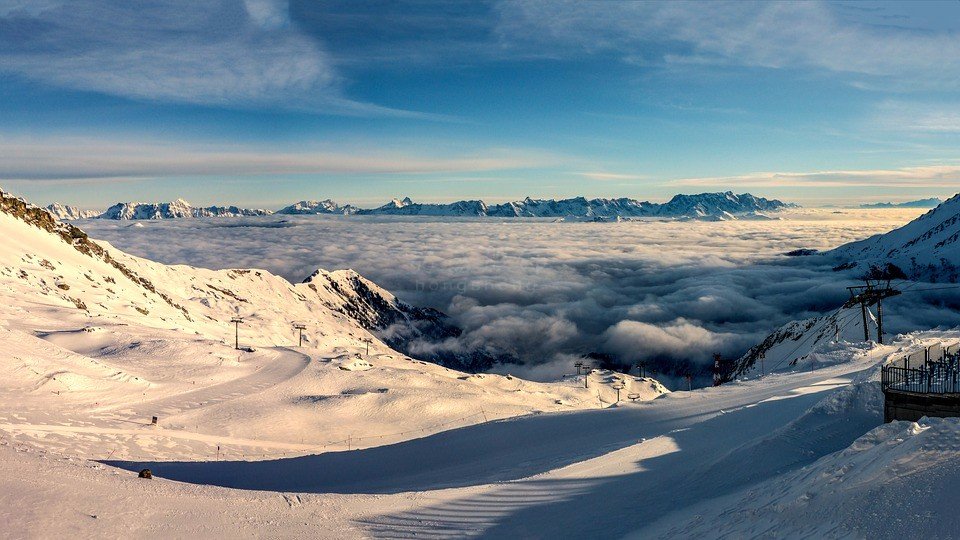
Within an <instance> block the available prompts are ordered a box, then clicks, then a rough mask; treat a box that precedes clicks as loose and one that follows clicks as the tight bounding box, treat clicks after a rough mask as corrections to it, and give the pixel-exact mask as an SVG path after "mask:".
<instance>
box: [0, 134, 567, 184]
mask: <svg viewBox="0 0 960 540" xmlns="http://www.w3.org/2000/svg"><path fill="white" fill-rule="evenodd" d="M0 156H3V159H2V160H0V179H4V180H7V181H53V180H58V181H64V180H110V179H131V178H163V177H184V176H211V177H216V176H227V175H230V176H247V177H251V176H252V177H255V176H278V175H309V174H442V173H462V172H478V171H494V170H509V169H525V168H532V167H539V166H544V165H545V164H548V163H552V164H555V163H556V162H557V159H558V158H557V157H556V156H549V155H547V154H546V153H544V152H540V151H536V150H529V151H523V150H503V149H496V148H493V149H484V150H482V151H476V152H474V153H470V154H467V153H464V154H460V155H445V156H440V155H430V154H427V153H419V152H414V151H404V150H370V149H355V148H334V147H330V146H325V147H316V148H306V149H298V150H275V149H269V148H263V147H259V146H251V147H244V146H237V145H219V144H191V145H187V144H183V143H140V142H136V143H130V142H124V141H119V140H91V139H89V138H77V139H73V138H59V139H49V138H43V139H31V138H22V137H20V138H4V137H0Z"/></svg>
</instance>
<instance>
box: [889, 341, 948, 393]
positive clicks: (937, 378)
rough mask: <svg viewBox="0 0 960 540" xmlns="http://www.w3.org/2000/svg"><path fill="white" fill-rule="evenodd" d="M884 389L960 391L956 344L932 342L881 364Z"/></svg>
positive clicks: (918, 391) (920, 391)
mask: <svg viewBox="0 0 960 540" xmlns="http://www.w3.org/2000/svg"><path fill="white" fill-rule="evenodd" d="M880 384H881V387H882V388H883V390H884V391H886V390H894V391H897V392H909V393H913V394H960V343H954V344H951V345H948V346H945V345H943V344H937V345H933V346H931V347H928V348H926V349H924V350H921V351H917V352H914V353H912V354H908V355H906V356H904V357H903V358H899V359H897V360H893V361H891V362H890V363H888V364H887V365H885V366H883V368H882V370H881V374H880Z"/></svg>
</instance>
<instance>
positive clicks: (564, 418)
mask: <svg viewBox="0 0 960 540" xmlns="http://www.w3.org/2000/svg"><path fill="white" fill-rule="evenodd" d="M911 340H920V341H923V340H924V336H922V335H916V336H912V337H911ZM903 345H907V346H909V343H907V344H898V346H903ZM877 353H879V354H877ZM885 357H886V354H884V353H883V352H882V351H876V352H870V351H865V353H864V354H859V355H857V357H856V358H855V359H854V358H851V359H850V360H851V361H849V362H841V363H838V364H836V365H834V366H829V367H823V368H821V369H817V370H814V371H809V372H802V373H789V374H786V373H785V374H777V375H773V376H768V377H766V378H764V379H761V380H752V381H749V382H746V383H741V384H733V385H729V386H723V387H720V388H711V389H703V390H699V391H696V392H681V393H675V394H671V395H670V396H668V397H665V398H663V399H659V400H656V401H653V402H649V403H643V404H636V405H634V404H626V405H624V406H621V407H617V408H611V409H606V410H596V411H584V412H578V413H573V414H570V413H567V414H541V415H531V416H525V417H520V418H516V419H512V420H504V421H499V422H489V423H483V424H479V425H475V426H470V427H466V428H462V429H455V430H451V431H446V432H442V433H438V434H435V435H432V436H429V437H425V438H421V439H415V440H411V441H408V442H404V443H400V444H392V445H388V446H382V447H378V448H372V449H366V450H359V451H358V450H353V451H341V452H327V453H324V454H320V455H315V456H305V457H302V458H293V459H273V460H266V461H259V460H258V461H249V456H248V458H247V460H240V459H239V456H238V457H236V458H234V457H233V456H230V457H228V459H226V460H223V459H222V458H221V460H215V459H214V458H213V457H212V456H211V457H210V459H208V460H206V461H201V462H197V461H192V462H169V461H162V462H157V461H149V460H143V459H141V460H138V461H134V462H123V463H117V465H120V466H122V467H123V469H125V470H120V471H118V470H117V469H113V468H112V467H104V466H103V465H101V464H91V463H89V462H85V461H82V460H66V459H62V458H60V457H58V455H56V454H47V453H43V452H38V451H36V450H34V449H31V448H29V447H27V446H25V445H23V444H20V443H18V442H16V440H13V441H11V440H10V439H9V438H8V439H7V440H6V441H5V442H2V443H0V494H11V495H7V496H4V495H0V497H2V501H0V502H2V507H3V508H5V509H7V512H8V514H7V515H9V516H10V519H8V520H7V527H8V530H12V531H14V534H18V535H22V536H53V535H56V534H57V533H61V532H62V531H65V530H71V531H74V533H73V534H77V533H79V534H80V535H82V536H100V537H103V536H137V537H161V536H165V537H169V536H171V535H173V536H196V535H197V534H199V533H200V532H201V531H202V532H203V533H204V534H207V535H212V536H218V537H221V536H223V537H234V536H243V535H250V534H256V533H257V532H259V533H260V534H263V532H264V531H265V530H266V529H265V528H266V527H269V531H270V534H272V535H276V536H282V537H292V536H298V535H299V536H302V535H304V534H307V535H309V536H313V537H324V538H343V537H349V538H353V537H390V538H407V537H413V536H416V537H427V538H435V537H442V538H462V537H475V536H484V537H495V538H521V537H522V538H530V537H535V538H585V537H596V536H604V537H608V536H609V537H614V538H620V537H624V536H627V535H635V536H636V537H638V538H661V537H667V538H676V537H684V538H686V537H707V538H713V537H727V538H749V537H799V536H807V537H810V536H813V537H823V536H828V537H829V536H838V537H855V538H860V537H870V538H902V537H904V536H905V535H909V534H910V531H911V530H917V531H921V532H923V533H924V534H928V535H932V536H939V537H952V536H954V533H955V532H956V531H957V530H958V529H957V526H958V524H957V523H956V518H955V512H954V508H955V500H954V499H955V497H953V495H952V491H951V490H950V488H949V486H950V484H949V482H952V481H954V480H955V478H954V476H955V475H953V473H952V466H951V464H952V463H955V460H956V458H957V456H958V451H957V449H956V445H955V439H956V437H957V433H958V432H960V431H958V430H957V428H956V427H955V425H954V424H951V422H952V421H944V422H939V424H940V425H941V426H943V427H939V428H936V429H931V430H925V431H924V433H925V435H922V436H920V437H917V435H920V434H919V433H916V431H917V430H914V431H913V432H910V431H909V428H910V425H909V424H891V425H889V426H887V427H881V428H879V429H877V430H876V431H873V432H871V430H874V429H875V428H877V426H878V425H879V424H880V423H881V422H882V416H881V411H880V409H879V405H880V403H879V401H880V399H879V396H880V393H879V388H878V387H877V384H876V381H875V375H876V365H877V363H878V362H880V361H882V360H883V359H884V358H885ZM932 424H933V423H930V424H929V425H932ZM904 428H906V429H904ZM11 447H16V448H18V449H19V450H18V451H14V449H13V448H11ZM916 456H920V457H922V458H923V459H914V457H916ZM930 464H934V465H936V466H937V467H938V469H933V468H930V467H929V465H930ZM144 466H148V467H150V468H151V469H152V470H153V472H154V474H155V475H157V476H156V477H155V479H154V480H151V481H145V480H139V479H137V478H136V471H137V470H139V469H140V468H141V467H144ZM943 467H947V468H946V470H945V471H944V470H943ZM945 473H946V474H945ZM939 477H942V481H940V480H938V478H939ZM170 479H175V480H179V482H172V481H170ZM203 484H207V485H203ZM225 486H233V487H234V488H239V489H227V488H226V487H225ZM12 494H16V495H15V496H14V495H12ZM145 498H149V499H150V500H151V501H154V502H155V504H148V505H144V504H143V501H144V499H145ZM38 508H42V509H44V510H43V511H38V510H37V509H38ZM49 509H55V510H57V511H54V512H51V511H47V510H49ZM132 514H136V515H137V516H138V519H130V517H129V516H130V515H132ZM905 515H909V516H915V518H910V519H904V516H905ZM93 516H95V517H93ZM611 516H614V517H611ZM910 527H913V528H914V529H910ZM937 527H939V529H937ZM938 530H939V534H937V531H938Z"/></svg>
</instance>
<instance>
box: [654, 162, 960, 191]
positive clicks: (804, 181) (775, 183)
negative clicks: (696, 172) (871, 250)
mask: <svg viewBox="0 0 960 540" xmlns="http://www.w3.org/2000/svg"><path fill="white" fill-rule="evenodd" d="M670 184H672V185H676V186H702V187H715V186H736V187H738V188H739V187H765V188H768V187H835V188H839V187H891V188H951V189H955V188H956V187H957V186H958V185H960V165H925V166H919V167H901V168H897V169H868V170H833V171H811V172H753V173H747V174H741V175H732V176H707V177H698V178H681V179H678V180H672V181H670Z"/></svg>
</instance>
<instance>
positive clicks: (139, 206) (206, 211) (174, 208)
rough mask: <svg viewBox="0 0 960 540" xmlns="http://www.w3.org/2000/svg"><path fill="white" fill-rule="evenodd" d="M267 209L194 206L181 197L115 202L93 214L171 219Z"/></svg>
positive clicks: (236, 214)
mask: <svg viewBox="0 0 960 540" xmlns="http://www.w3.org/2000/svg"><path fill="white" fill-rule="evenodd" d="M269 214H271V212H270V211H269V210H262V209H249V208H239V207H236V206H207V207H195V206H192V205H191V204H190V203H188V202H187V201H185V200H183V199H177V200H175V201H173V202H169V203H140V202H127V203H117V204H115V205H113V206H111V207H110V208H107V211H106V212H104V213H102V214H100V215H98V216H95V217H97V218H99V219H118V220H125V219H171V218H199V217H239V216H266V215H269Z"/></svg>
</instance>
